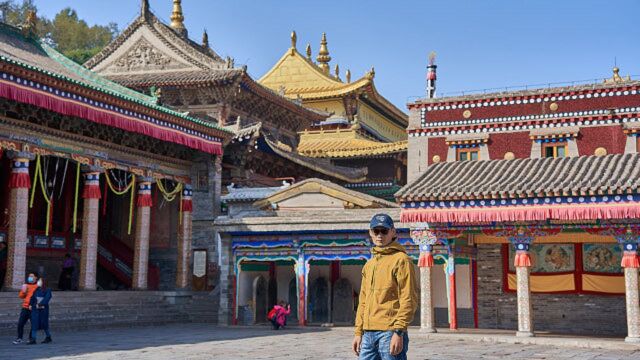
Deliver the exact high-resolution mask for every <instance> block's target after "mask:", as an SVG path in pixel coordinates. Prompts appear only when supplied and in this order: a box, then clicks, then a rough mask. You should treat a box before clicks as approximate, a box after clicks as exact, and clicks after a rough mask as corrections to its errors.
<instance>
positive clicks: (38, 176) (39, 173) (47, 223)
mask: <svg viewBox="0 0 640 360" xmlns="http://www.w3.org/2000/svg"><path fill="white" fill-rule="evenodd" d="M38 180H39V181H38ZM33 182H34V186H33V187H32V189H31V199H30V201H29V208H30V209H31V208H33V199H34V198H35V193H36V188H37V187H38V185H37V183H38V182H39V183H40V189H41V190H42V197H44V201H45V202H46V203H47V219H46V221H45V227H44V233H45V235H46V236H49V227H50V226H51V199H50V198H49V197H47V189H46V188H45V186H44V177H43V176H42V163H41V162H40V154H36V171H35V174H34V175H33Z"/></svg>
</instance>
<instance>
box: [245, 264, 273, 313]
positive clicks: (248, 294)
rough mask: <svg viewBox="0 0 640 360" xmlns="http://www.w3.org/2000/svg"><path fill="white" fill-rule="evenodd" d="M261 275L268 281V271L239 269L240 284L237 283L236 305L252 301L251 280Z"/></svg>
mask: <svg viewBox="0 0 640 360" xmlns="http://www.w3.org/2000/svg"><path fill="white" fill-rule="evenodd" d="M260 275H262V276H263V277H264V280H265V281H267V282H268V281H269V272H268V271H241V272H240V284H238V295H239V298H238V306H243V305H247V304H248V303H249V301H250V300H251V301H253V281H254V280H255V279H256V278H257V277H258V276H260Z"/></svg>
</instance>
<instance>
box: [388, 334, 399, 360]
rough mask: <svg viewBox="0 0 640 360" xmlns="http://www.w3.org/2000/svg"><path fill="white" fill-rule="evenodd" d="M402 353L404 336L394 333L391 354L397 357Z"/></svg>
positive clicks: (390, 348) (390, 347)
mask: <svg viewBox="0 0 640 360" xmlns="http://www.w3.org/2000/svg"><path fill="white" fill-rule="evenodd" d="M401 352H402V336H400V335H398V334H396V333H393V336H392V337H391V345H390V346H389V353H390V354H391V355H393V356H396V355H398V354H400V353H401Z"/></svg>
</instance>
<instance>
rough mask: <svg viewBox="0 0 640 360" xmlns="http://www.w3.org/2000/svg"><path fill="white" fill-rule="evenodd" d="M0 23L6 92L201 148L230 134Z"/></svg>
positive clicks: (216, 149) (217, 144) (0, 67)
mask: <svg viewBox="0 0 640 360" xmlns="http://www.w3.org/2000/svg"><path fill="white" fill-rule="evenodd" d="M0 26H1V28H0V30H1V31H2V32H3V36H4V37H7V40H6V41H7V42H5V43H3V47H2V51H3V52H4V54H3V55H0V71H2V74H3V75H2V79H0V82H1V83H2V96H3V97H5V98H10V99H13V100H16V101H22V102H26V103H29V104H31V105H36V106H43V107H46V108H47V109H49V110H53V111H57V112H62V113H63V114H65V115H73V116H78V117H81V118H85V119H86V120H90V121H94V122H98V123H101V124H104V125H108V126H115V127H121V128H123V129H128V130H130V131H135V132H140V133H141V134H144V135H148V136H152V137H155V138H158V139H160V140H163V141H169V142H176V143H179V144H181V145H185V146H188V147H194V146H195V148H196V149H199V150H203V151H206V152H212V153H221V152H222V149H221V143H222V142H223V141H224V140H225V139H227V138H230V137H231V134H230V133H229V132H227V131H226V130H224V129H222V128H220V127H218V126H216V125H214V124H210V123H208V122H205V121H202V120H199V119H195V118H191V117H189V116H186V115H184V114H182V113H179V112H176V111H174V110H171V109H168V108H166V107H163V106H159V105H156V104H155V101H156V99H155V98H153V97H150V96H146V95H144V94H140V93H137V92H135V91H133V90H130V89H127V88H125V87H122V86H120V85H118V84H115V83H112V82H110V81H108V80H106V79H104V78H102V77H100V76H98V75H96V74H95V73H92V72H91V71H88V70H86V69H85V68H82V67H81V66H80V65H77V64H75V63H74V62H72V61H71V60H69V59H67V58H66V57H64V56H63V55H62V54H60V53H58V52H57V51H55V50H54V49H52V48H51V47H49V46H48V45H47V44H45V43H42V42H37V41H35V40H32V39H27V38H24V37H23V36H22V35H21V34H20V32H19V31H18V30H17V29H14V28H13V27H10V26H8V25H5V24H2V25H0ZM14 42H15V43H18V45H16V44H15V43H14ZM27 93H29V94H32V95H30V96H27V95H26V94H27ZM62 104H64V106H62Z"/></svg>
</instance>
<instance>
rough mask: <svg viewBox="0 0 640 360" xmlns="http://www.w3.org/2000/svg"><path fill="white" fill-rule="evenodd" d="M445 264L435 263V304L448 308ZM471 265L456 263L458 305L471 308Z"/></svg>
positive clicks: (433, 271)
mask: <svg viewBox="0 0 640 360" xmlns="http://www.w3.org/2000/svg"><path fill="white" fill-rule="evenodd" d="M446 278H447V276H446V274H445V272H444V265H434V266H433V270H432V280H433V292H434V306H435V307H438V308H446V307H447V306H448V305H447V284H446ZM471 296H472V294H471V265H463V264H459V265H456V306H457V307H458V308H462V309H471V304H472V303H471Z"/></svg>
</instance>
